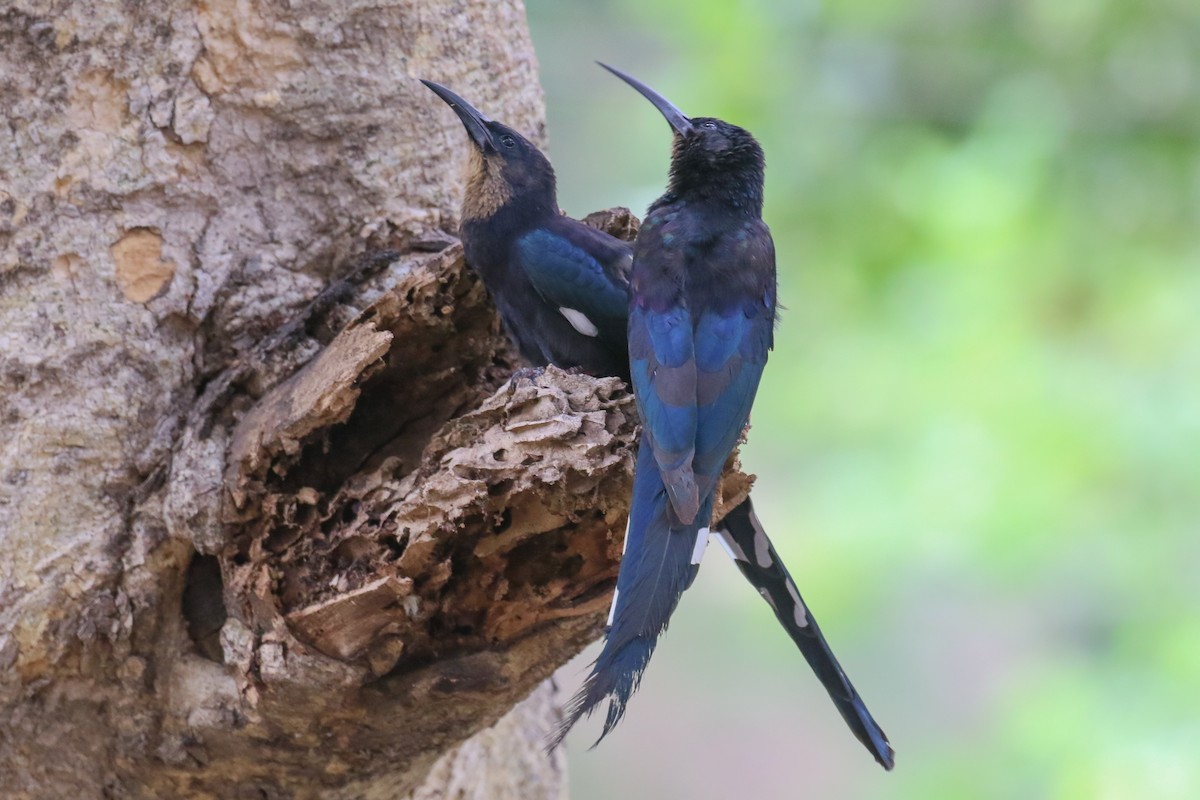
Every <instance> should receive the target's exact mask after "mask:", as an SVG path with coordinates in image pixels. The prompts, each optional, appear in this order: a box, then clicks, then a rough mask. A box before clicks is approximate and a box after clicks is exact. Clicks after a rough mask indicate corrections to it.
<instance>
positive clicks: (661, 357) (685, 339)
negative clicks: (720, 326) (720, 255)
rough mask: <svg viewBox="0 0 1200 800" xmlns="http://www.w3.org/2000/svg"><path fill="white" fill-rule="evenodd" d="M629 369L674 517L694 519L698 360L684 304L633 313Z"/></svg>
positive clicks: (647, 439) (647, 438) (697, 504)
mask: <svg viewBox="0 0 1200 800" xmlns="http://www.w3.org/2000/svg"><path fill="white" fill-rule="evenodd" d="M629 369H630V374H631V377H632V382H633V393H634V397H635V398H637V405H638V411H639V412H640V413H641V415H642V432H643V436H642V440H643V446H645V445H646V444H648V445H649V446H650V449H651V451H652V452H653V454H654V462H655V465H656V466H657V467H658V471H659V473H660V474H661V476H662V482H663V485H664V486H665V487H666V492H667V497H668V498H670V501H671V507H672V508H673V509H674V512H675V515H676V516H677V517H678V518H679V520H681V521H682V522H685V523H690V522H691V521H692V520H693V519H695V518H696V514H697V513H698V511H699V508H700V495H699V492H698V490H697V487H696V478H695V475H694V474H693V471H692V456H693V455H694V454H695V447H696V421H697V416H696V358H695V349H694V342H693V341H692V317H691V313H690V312H689V311H688V309H687V308H685V307H683V306H682V305H674V306H670V305H668V306H666V307H663V308H660V309H656V308H653V307H650V306H648V305H642V304H640V303H638V302H636V300H635V302H634V303H633V304H632V305H631V307H630V309H629Z"/></svg>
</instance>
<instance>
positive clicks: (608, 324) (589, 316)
mask: <svg viewBox="0 0 1200 800" xmlns="http://www.w3.org/2000/svg"><path fill="white" fill-rule="evenodd" d="M562 220H563V222H562V223H560V224H554V225H552V226H551V227H543V228H537V229H535V230H532V231H530V232H529V233H526V234H525V235H524V236H522V237H521V238H519V239H518V240H517V244H516V254H517V257H518V259H519V261H520V264H521V268H522V269H523V270H525V274H526V275H527V276H528V277H529V282H530V283H531V284H533V287H534V289H536V290H537V292H538V294H540V295H541V296H542V298H543V299H545V301H546V302H547V303H549V304H550V305H551V306H553V307H555V308H557V309H558V310H559V313H561V314H562V315H563V316H564V317H566V319H567V321H568V322H570V323H571V325H572V327H574V328H575V330H576V331H578V332H579V333H580V334H582V335H584V336H590V337H602V338H603V339H605V340H612V339H619V338H621V337H624V336H625V317H626V313H627V310H628V305H629V285H628V275H627V270H628V263H629V262H630V261H631V260H632V257H633V256H632V250H631V249H630V247H629V246H628V245H627V244H625V243H624V242H622V241H620V240H619V239H615V238H613V237H611V236H608V235H607V234H605V233H601V232H600V231H597V230H594V229H592V228H589V227H587V226H585V225H583V224H581V223H577V222H574V221H573V220H567V219H566V218H565V217H563V218H562ZM568 223H569V224H568ZM623 270H625V271H624V272H623Z"/></svg>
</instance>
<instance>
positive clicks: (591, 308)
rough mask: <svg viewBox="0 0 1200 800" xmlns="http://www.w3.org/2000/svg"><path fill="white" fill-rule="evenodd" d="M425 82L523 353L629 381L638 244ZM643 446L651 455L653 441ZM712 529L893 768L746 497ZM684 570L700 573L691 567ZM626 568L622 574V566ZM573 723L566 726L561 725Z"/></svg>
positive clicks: (521, 149)
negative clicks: (451, 114)
mask: <svg viewBox="0 0 1200 800" xmlns="http://www.w3.org/2000/svg"><path fill="white" fill-rule="evenodd" d="M422 83H424V84H425V85H426V86H427V87H429V89H431V90H432V91H433V92H435V93H436V94H437V95H438V96H439V97H440V98H442V100H444V101H445V102H446V103H447V104H449V105H450V106H451V108H453V109H454V111H455V113H457V114H458V116H459V118H460V120H461V121H462V123H463V125H464V127H465V128H466V129H467V132H468V134H469V135H470V138H471V141H472V143H473V148H472V156H471V165H470V169H469V175H468V182H467V193H466V196H465V198H464V204H463V225H462V231H461V236H462V240H463V243H464V246H465V249H466V252H467V258H468V262H469V263H470V264H471V265H472V267H473V268H475V269H476V270H477V271H479V273H480V275H481V277H482V279H483V281H484V283H485V285H486V286H487V288H488V290H489V291H490V292H491V293H492V295H493V298H494V300H495V302H496V304H497V306H498V307H499V308H500V310H501V315H502V317H503V319H504V322H505V325H506V327H507V329H508V331H509V332H510V335H511V336H512V337H513V339H514V340H515V341H517V343H518V347H519V348H520V350H521V353H522V355H523V356H524V357H525V358H526V359H527V360H529V361H530V362H531V363H532V364H534V365H535V366H544V365H546V364H554V365H556V366H558V367H562V368H578V369H581V370H583V371H585V372H588V373H590V374H593V375H597V376H604V375H615V376H618V377H621V378H623V379H624V380H625V381H626V382H629V381H630V371H629V357H628V340H627V338H626V324H627V314H628V310H629V283H628V279H629V266H630V263H631V261H632V257H633V248H631V247H630V245H628V244H627V243H625V242H623V241H621V240H619V239H616V238H614V237H612V236H609V235H608V234H605V233H602V232H600V231H597V230H595V229H594V228H591V227H589V226H587V225H584V224H583V223H581V222H577V221H576V220H573V219H571V218H569V217H565V216H562V214H561V212H559V210H558V204H557V200H556V192H555V178H554V171H553V168H552V167H551V165H550V162H549V161H548V160H547V159H546V158H545V156H544V155H543V154H542V153H541V152H540V151H538V149H537V148H536V147H535V146H534V145H533V144H531V143H530V142H529V141H528V140H526V139H525V138H524V137H522V136H521V135H520V134H518V133H517V132H516V131H514V130H513V129H512V128H509V127H507V126H505V125H502V124H501V123H499V122H495V121H492V120H489V119H488V118H487V117H485V116H484V115H483V114H481V113H480V112H479V111H478V110H476V109H475V108H473V107H472V106H471V105H470V104H469V103H467V102H466V101H465V100H463V99H462V98H461V97H459V96H458V95H456V94H454V93H453V92H451V91H450V90H449V89H446V88H445V87H443V86H440V85H438V84H435V83H432V82H430V81H422ZM562 320H566V322H567V323H568V326H564V325H563V324H562ZM642 450H643V451H644V452H645V453H647V454H649V453H650V452H651V450H650V448H648V447H646V448H642ZM718 469H719V467H718ZM639 470H640V472H645V473H646V474H650V473H651V472H652V471H653V470H652V469H651V470H641V469H640V468H639ZM646 485H649V484H648V483H646V482H643V486H646ZM636 494H637V488H636V486H635V499H634V508H635V509H636V508H641V509H646V508H651V507H652V506H651V505H647V504H646V503H645V502H641V503H639V499H638V497H636ZM646 527H647V526H646V525H645V524H644V523H641V524H638V525H636V526H635V525H634V524H633V520H631V525H630V532H631V533H632V532H633V531H635V530H638V531H644V530H645V529H646ZM713 532H714V533H715V534H716V535H717V536H718V540H719V541H720V542H721V544H722V545H723V547H724V549H725V550H726V551H727V552H728V553H729V555H730V556H731V557H732V558H733V559H734V561H735V563H736V564H737V565H738V568H739V569H740V570H741V572H742V574H743V575H744V576H745V577H746V579H747V580H748V581H749V582H750V583H751V584H752V585H753V586H754V587H755V588H756V589H757V590H758V592H759V593H760V594H761V595H762V596H763V597H764V598H765V599H766V601H767V602H768V603H769V604H770V605H771V607H772V609H773V610H774V611H775V615H776V617H777V618H778V620H779V622H780V623H781V625H782V626H783V627H784V629H785V630H786V631H787V632H788V634H789V636H791V638H792V640H793V641H794V642H795V643H796V645H797V646H798V648H799V649H800V651H801V652H802V653H803V655H804V656H805V658H806V660H807V661H808V662H809V664H810V665H811V667H812V669H813V670H814V672H815V673H816V674H817V676H818V677H819V678H820V680H821V682H822V684H823V685H824V686H825V688H826V690H827V691H828V692H829V694H830V696H831V697H832V698H833V700H834V702H835V703H836V704H837V707H838V709H839V710H840V711H841V713H842V715H843V716H844V717H845V719H846V721H847V723H848V724H849V725H850V727H851V729H852V730H853V731H854V733H855V735H856V736H857V737H858V738H859V739H860V740H861V741H862V742H863V743H864V744H865V745H866V746H867V747H868V748H869V749H871V750H872V752H873V753H875V754H876V758H877V759H879V760H880V761H881V763H884V765H885V766H888V767H889V768H890V765H891V749H890V747H888V746H887V740H886V738H885V737H884V736H883V733H882V732H881V731H879V728H878V726H877V725H875V723H874V720H872V719H871V717H870V715H869V714H868V713H867V711H866V708H865V707H864V706H863V704H862V701H861V700H860V699H859V697H858V694H857V693H856V692H855V690H854V687H853V686H852V685H851V684H850V681H849V680H848V679H847V678H846V676H845V674H844V673H843V672H842V669H841V667H840V666H839V665H838V662H837V659H836V658H834V656H833V653H832V651H831V650H830V649H829V647H828V645H827V644H826V643H825V640H824V637H823V636H822V635H821V631H820V628H819V627H817V623H816V620H815V619H814V618H813V617H812V616H811V614H810V613H809V611H808V609H807V607H806V606H805V604H804V601H803V600H802V598H801V597H800V594H799V592H798V591H797V590H796V585H795V583H794V582H793V580H792V578H791V576H790V575H789V574H788V572H787V569H786V567H785V566H784V565H783V562H782V561H781V560H780V559H779V557H778V555H777V554H776V552H775V549H774V547H773V546H772V544H771V541H770V539H769V538H768V537H767V535H766V532H765V531H764V530H763V528H762V525H761V524H760V523H759V521H758V518H757V516H756V515H755V514H754V510H753V507H752V505H751V503H750V500H749V498H747V499H746V500H744V501H743V502H742V503H741V504H740V505H739V506H738V507H737V508H735V509H734V510H733V511H731V512H729V514H728V515H727V516H726V517H725V519H724V520H722V522H721V524H720V526H719V527H718V529H717V530H715V531H713ZM703 542H704V538H703V537H702V536H701V535H700V533H699V529H697V530H696V535H695V536H693V537H692V539H691V541H690V543H689V547H691V546H692V545H695V549H694V550H691V551H690V555H691V556H692V557H693V559H694V561H695V562H696V563H697V564H698V563H699V559H700V556H701V555H702V552H703ZM644 559H645V556H644V555H643V554H642V553H641V546H640V545H639V544H638V543H637V542H635V541H632V540H631V539H628V538H627V541H626V553H625V557H624V561H629V562H633V561H637V562H639V563H641V562H642V561H643V560H644ZM689 569H691V570H692V572H693V573H694V567H689ZM621 574H622V577H623V578H624V577H625V576H626V568H625V567H624V566H623V567H622V573H621ZM628 583H629V582H628V580H626V584H628ZM620 591H622V590H619V591H618V594H617V595H616V597H614V602H613V615H612V616H610V623H611V622H612V621H613V620H614V619H615V615H616V613H617V612H618V609H619V608H626V607H628V605H629V602H630V600H629V599H628V598H629V597H630V593H631V592H633V590H631V589H630V588H629V586H628V585H626V586H625V588H624V590H623V591H625V592H626V595H625V598H626V599H625V600H624V601H622V595H621V594H620ZM634 594H636V592H634ZM671 605H672V607H673V605H674V601H672V602H671ZM651 645H652V643H651ZM626 699H627V696H626ZM577 716H578V715H576V718H577ZM618 717H619V715H618ZM571 722H572V723H573V722H574V719H572V720H571ZM614 722H615V720H614ZM569 727H570V725H569V724H568V725H566V726H564V728H563V730H562V731H561V732H560V733H565V732H566V729H567V728H569ZM608 728H611V725H610V726H608ZM608 728H606V730H605V733H607V731H608ZM559 739H561V735H560V736H559ZM556 743H557V741H556ZM885 759H886V760H885Z"/></svg>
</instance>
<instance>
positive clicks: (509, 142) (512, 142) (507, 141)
mask: <svg viewBox="0 0 1200 800" xmlns="http://www.w3.org/2000/svg"><path fill="white" fill-rule="evenodd" d="M500 143H501V144H503V145H504V146H505V147H516V146H517V140H516V139H514V138H513V137H511V136H501V137H500Z"/></svg>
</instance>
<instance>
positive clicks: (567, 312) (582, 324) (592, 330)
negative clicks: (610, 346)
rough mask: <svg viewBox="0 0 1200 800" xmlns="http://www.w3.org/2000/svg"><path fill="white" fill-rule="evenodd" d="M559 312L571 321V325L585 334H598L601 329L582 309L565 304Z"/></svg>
mask: <svg viewBox="0 0 1200 800" xmlns="http://www.w3.org/2000/svg"><path fill="white" fill-rule="evenodd" d="M558 313H560V314H562V315H563V316H564V317H566V318H567V322H569V323H571V327H572V328H574V329H575V330H577V331H579V332H580V333H582V334H583V335H584V336H596V335H597V334H599V333H600V331H599V330H598V329H597V328H596V326H595V325H593V324H592V321H591V320H590V319H588V318H587V317H586V316H585V315H584V313H583V312H582V311H576V310H575V309H573V308H567V307H566V306H563V307H562V308H560V309H558Z"/></svg>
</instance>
